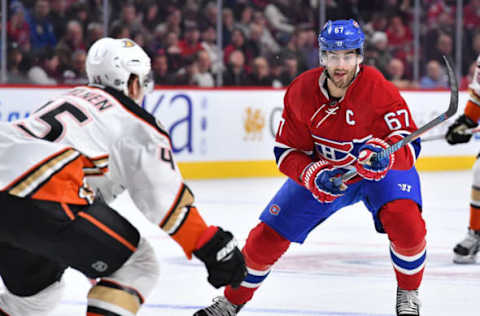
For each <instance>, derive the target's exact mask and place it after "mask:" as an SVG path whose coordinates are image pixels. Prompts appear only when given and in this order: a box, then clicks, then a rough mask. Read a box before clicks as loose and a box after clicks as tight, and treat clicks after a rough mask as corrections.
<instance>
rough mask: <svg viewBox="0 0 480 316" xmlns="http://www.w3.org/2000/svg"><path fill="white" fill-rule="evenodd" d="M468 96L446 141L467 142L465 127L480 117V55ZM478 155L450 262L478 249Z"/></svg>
mask: <svg viewBox="0 0 480 316" xmlns="http://www.w3.org/2000/svg"><path fill="white" fill-rule="evenodd" d="M469 88H470V98H469V99H468V101H467V104H466V106H465V110H464V112H463V114H462V115H461V116H459V117H458V118H457V119H456V120H455V122H453V123H452V124H451V125H450V126H449V128H448V132H447V135H446V139H447V142H448V143H449V144H451V145H455V144H462V143H468V142H469V141H470V139H471V138H472V134H471V133H466V132H465V131H467V130H468V129H471V128H475V127H477V126H478V121H479V120H480V56H478V57H477V68H476V69H475V73H474V75H473V78H472V82H471V84H470V85H469ZM479 158H480V154H479V155H477V160H476V162H475V164H474V165H473V179H472V188H471V199H470V220H469V225H468V231H467V236H466V237H465V238H464V239H463V240H462V241H460V242H459V243H458V244H457V245H456V246H455V247H454V249H453V262H455V263H461V264H471V263H475V262H476V260H477V254H478V251H479V249H480V161H479Z"/></svg>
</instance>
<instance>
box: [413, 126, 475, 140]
mask: <svg viewBox="0 0 480 316" xmlns="http://www.w3.org/2000/svg"><path fill="white" fill-rule="evenodd" d="M478 132H480V126H479V127H475V128H469V129H466V130H464V131H463V132H462V134H465V135H473V134H476V133H478ZM445 136H446V135H442V134H440V135H432V136H426V137H422V138H421V140H422V142H430V141H432V140H439V139H445Z"/></svg>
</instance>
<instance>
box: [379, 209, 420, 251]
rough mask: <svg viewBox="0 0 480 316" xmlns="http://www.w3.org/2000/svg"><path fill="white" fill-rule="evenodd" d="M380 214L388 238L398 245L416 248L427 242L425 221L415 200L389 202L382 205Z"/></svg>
mask: <svg viewBox="0 0 480 316" xmlns="http://www.w3.org/2000/svg"><path fill="white" fill-rule="evenodd" d="M379 216H380V221H381V222H382V225H383V228H384V229H385V232H386V233H387V234H388V238H389V239H390V241H391V242H392V243H393V244H394V245H396V246H397V247H400V248H405V249H408V248H414V247H417V246H419V245H420V244H422V243H424V242H425V235H426V233H427V231H426V228H425V221H424V220H423V218H422V214H421V212H420V208H419V207H418V204H417V203H415V202H414V201H412V200H395V201H392V202H389V203H387V204H385V205H384V206H383V207H382V209H381V211H380V214H379Z"/></svg>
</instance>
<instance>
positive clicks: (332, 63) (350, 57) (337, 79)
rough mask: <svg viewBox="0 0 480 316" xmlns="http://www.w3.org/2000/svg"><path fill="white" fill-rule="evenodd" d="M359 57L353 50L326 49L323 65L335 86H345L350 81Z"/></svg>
mask: <svg viewBox="0 0 480 316" xmlns="http://www.w3.org/2000/svg"><path fill="white" fill-rule="evenodd" d="M359 58H360V57H359V56H358V55H357V53H356V52H355V50H339V51H328V52H326V53H325V57H324V59H325V65H326V67H327V71H328V74H329V77H330V80H331V81H332V82H333V84H334V85H335V86H336V87H337V88H346V87H348V85H349V84H350V83H351V82H352V80H353V77H354V76H355V71H356V68H357V64H358V62H359Z"/></svg>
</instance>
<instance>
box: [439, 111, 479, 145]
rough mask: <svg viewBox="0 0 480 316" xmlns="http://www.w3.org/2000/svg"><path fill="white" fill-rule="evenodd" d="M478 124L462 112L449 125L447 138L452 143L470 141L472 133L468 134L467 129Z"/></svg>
mask: <svg viewBox="0 0 480 316" xmlns="http://www.w3.org/2000/svg"><path fill="white" fill-rule="evenodd" d="M477 126H478V123H476V122H474V121H473V120H472V119H470V118H469V117H468V116H466V115H465V114H462V115H460V116H459V117H458V118H457V119H456V120H455V122H453V124H452V125H450V126H449V127H448V131H447V135H446V136H445V138H446V139H447V142H448V143H449V144H450V145H455V144H461V143H468V142H469V141H470V138H471V137H472V134H466V133H465V131H466V130H467V129H470V128H473V127H477Z"/></svg>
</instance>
